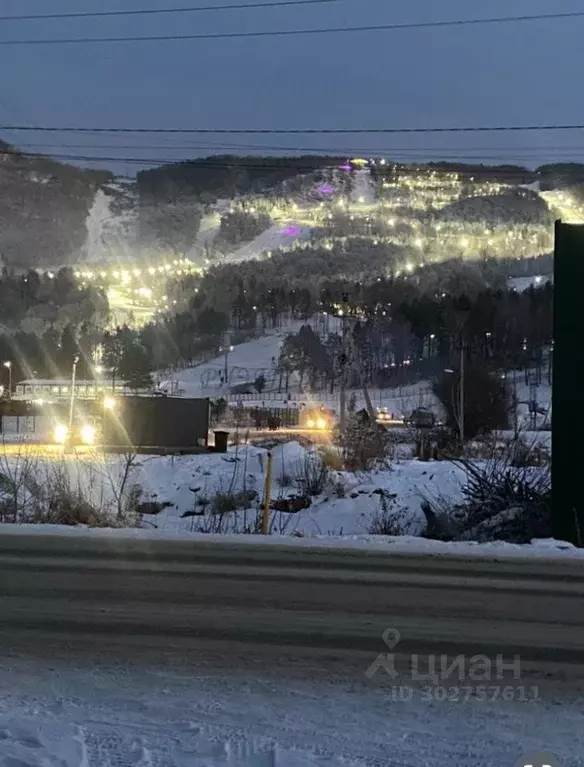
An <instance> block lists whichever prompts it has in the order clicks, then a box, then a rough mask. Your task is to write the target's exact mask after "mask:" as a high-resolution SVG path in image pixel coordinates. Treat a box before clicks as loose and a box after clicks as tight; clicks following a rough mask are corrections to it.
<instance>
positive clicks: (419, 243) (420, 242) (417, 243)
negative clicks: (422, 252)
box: [414, 237, 424, 248]
mask: <svg viewBox="0 0 584 767" xmlns="http://www.w3.org/2000/svg"><path fill="white" fill-rule="evenodd" d="M423 244H424V241H423V240H422V238H421V237H416V239H415V240H414V245H415V246H416V248H421V247H422V245H423Z"/></svg>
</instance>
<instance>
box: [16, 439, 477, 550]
mask: <svg viewBox="0 0 584 767" xmlns="http://www.w3.org/2000/svg"><path fill="white" fill-rule="evenodd" d="M271 453H272V456H273V469H272V478H273V481H272V489H271V495H272V499H273V500H277V499H280V498H284V497H294V496H298V495H301V494H302V493H303V482H304V481H305V480H306V477H307V471H308V470H307V468H306V467H307V462H308V463H309V464H310V465H312V459H311V456H312V451H307V450H306V449H305V448H304V447H302V446H301V445H299V444H298V443H297V442H287V443H283V444H278V445H275V446H274V447H272V449H271ZM26 454H27V453H26V447H23V450H22V454H21V456H20V457H16V456H6V457H4V458H3V459H2V467H3V468H2V470H3V471H6V470H7V468H9V469H10V471H11V472H14V471H15V469H16V467H17V466H18V465H19V464H18V462H19V461H23V460H24V456H26ZM267 457H268V450H267V449H266V448H264V447H256V446H254V445H240V446H239V447H231V448H229V451H228V453H226V454H220V453H204V454H200V455H187V456H170V457H169V456H147V455H140V456H137V457H136V459H135V464H134V466H133V468H132V470H131V473H130V476H129V479H128V481H127V483H126V491H129V490H130V488H131V487H132V486H139V488H140V490H141V501H142V502H145V503H152V502H156V503H159V504H166V506H165V508H164V509H163V510H162V511H160V512H159V513H158V514H156V515H152V516H151V515H148V516H147V517H146V520H147V525H148V526H150V525H152V526H155V527H156V529H157V530H158V531H160V532H161V533H166V532H168V533H173V534H174V533H177V534H182V533H188V532H189V531H190V532H193V531H198V530H201V531H202V532H212V531H213V528H212V529H207V528H206V527H205V525H208V524H209V517H208V515H207V516H205V517H202V516H186V517H183V515H184V514H185V513H188V512H192V511H198V512H199V513H200V514H201V513H202V511H203V510H204V509H207V510H208V507H209V502H210V501H211V500H212V499H213V498H214V497H215V496H217V494H231V495H233V494H240V493H245V492H247V493H250V494H252V495H253V493H254V491H255V493H256V494H257V499H261V498H262V497H263V492H264V486H265V481H266V471H267ZM31 460H33V461H34V472H35V476H36V478H37V480H38V481H40V482H41V483H42V482H43V481H44V478H45V477H50V476H51V473H52V472H55V471H59V472H60V471H65V472H67V473H68V474H69V477H70V480H71V486H72V488H73V489H74V490H76V489H79V490H80V491H81V493H82V495H83V496H84V497H86V498H87V499H88V500H90V501H91V503H92V504H93V505H94V506H95V507H97V508H101V509H114V508H116V505H117V501H116V497H117V496H116V492H117V488H119V486H120V479H121V477H122V476H123V474H124V468H125V457H124V456H117V455H105V456H104V455H101V454H88V453H80V454H79V456H78V458H77V460H71V459H68V460H63V461H62V462H61V460H60V459H59V458H58V457H57V458H55V457H52V458H51V457H43V458H32V459H31ZM315 465H316V464H315ZM464 483H465V473H464V471H463V470H462V469H461V468H459V467H457V466H455V465H454V464H452V463H449V462H447V461H441V462H433V463H424V462H419V461H415V460H403V461H395V462H394V463H392V464H391V466H390V467H389V468H387V469H379V470H376V471H372V472H367V473H360V474H351V473H347V472H331V474H330V477H329V478H328V481H327V482H326V484H325V485H324V487H323V491H322V492H321V493H319V494H318V495H317V496H316V497H314V498H313V503H312V506H311V507H310V508H309V509H306V510H302V511H300V512H297V513H293V514H289V513H282V514H276V515H275V516H276V517H277V519H276V521H275V528H274V532H277V533H282V534H285V535H293V534H295V535H299V534H300V535H306V536H316V535H324V536H330V535H337V536H353V535H359V536H362V535H367V534H368V533H369V532H370V528H371V523H372V519H373V517H374V516H375V515H376V514H377V512H379V510H380V504H381V497H382V496H387V498H388V499H389V503H390V506H391V508H392V509H395V510H396V511H399V513H400V520H401V525H402V526H403V532H404V533H408V534H411V535H419V534H420V533H421V532H422V531H423V529H424V516H423V514H422V512H421V503H422V501H423V500H424V499H425V498H430V499H434V500H437V499H444V500H446V501H454V502H456V501H458V500H460V497H461V489H462V487H463V485H464ZM255 508H257V500H256V501H255V502H254V501H250V502H249V504H248V505H247V509H248V510H247V512H245V511H243V510H242V511H238V512H232V513H229V514H227V515H223V516H224V517H225V524H224V526H223V527H222V528H221V532H225V533H229V532H240V531H242V529H243V527H244V518H245V520H247V522H249V523H252V522H253V521H254V520H255V514H256V512H255V511H254V509H255ZM2 529H3V528H2Z"/></svg>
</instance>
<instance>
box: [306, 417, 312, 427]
mask: <svg viewBox="0 0 584 767" xmlns="http://www.w3.org/2000/svg"><path fill="white" fill-rule="evenodd" d="M306 427H307V428H308V429H314V421H313V420H312V418H309V419H308V421H307V422H306Z"/></svg>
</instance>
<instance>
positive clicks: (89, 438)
mask: <svg viewBox="0 0 584 767" xmlns="http://www.w3.org/2000/svg"><path fill="white" fill-rule="evenodd" d="M81 439H82V441H83V444H84V445H93V443H94V442H95V428H94V427H93V426H91V425H90V424H85V426H84V427H83V428H82V429H81Z"/></svg>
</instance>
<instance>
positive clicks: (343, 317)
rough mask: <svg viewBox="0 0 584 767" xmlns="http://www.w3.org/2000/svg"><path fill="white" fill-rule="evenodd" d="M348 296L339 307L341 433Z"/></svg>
mask: <svg viewBox="0 0 584 767" xmlns="http://www.w3.org/2000/svg"><path fill="white" fill-rule="evenodd" d="M348 298H349V297H348V296H347V295H343V301H342V308H341V309H339V317H340V318H341V341H342V344H341V356H340V359H339V363H340V366H341V385H340V414H339V424H340V427H341V433H342V432H343V431H344V428H345V424H346V422H347V362H348V359H347V304H348Z"/></svg>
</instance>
